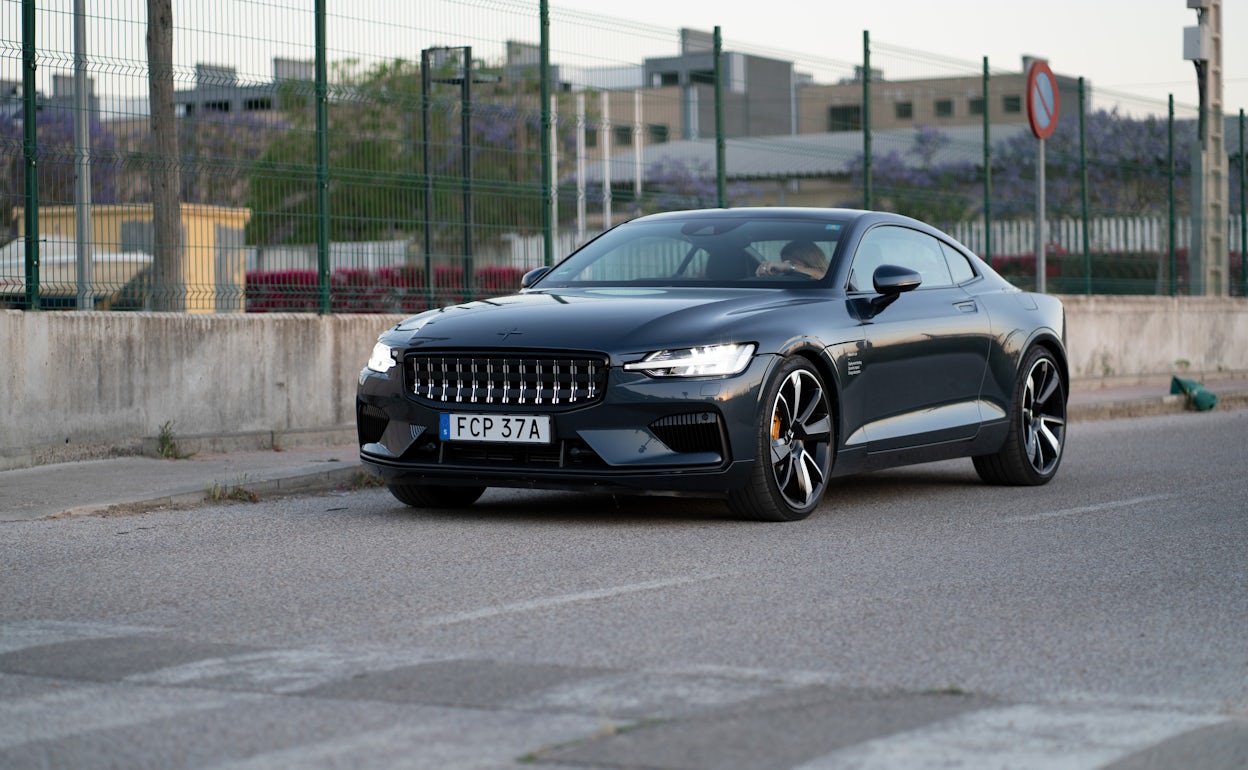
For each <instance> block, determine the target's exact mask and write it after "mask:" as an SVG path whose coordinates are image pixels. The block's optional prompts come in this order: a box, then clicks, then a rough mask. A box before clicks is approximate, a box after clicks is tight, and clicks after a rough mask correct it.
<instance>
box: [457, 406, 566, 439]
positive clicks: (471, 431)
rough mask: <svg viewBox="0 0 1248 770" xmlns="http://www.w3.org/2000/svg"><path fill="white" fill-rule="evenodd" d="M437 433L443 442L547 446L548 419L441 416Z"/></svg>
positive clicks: (469, 415)
mask: <svg viewBox="0 0 1248 770" xmlns="http://www.w3.org/2000/svg"><path fill="white" fill-rule="evenodd" d="M440 432H441V435H442V439H443V440H445V441H490V442H495V443H500V444H549V443H550V416H549V415H544V414H460V413H449V414H447V413H444V414H442V415H441V431H440Z"/></svg>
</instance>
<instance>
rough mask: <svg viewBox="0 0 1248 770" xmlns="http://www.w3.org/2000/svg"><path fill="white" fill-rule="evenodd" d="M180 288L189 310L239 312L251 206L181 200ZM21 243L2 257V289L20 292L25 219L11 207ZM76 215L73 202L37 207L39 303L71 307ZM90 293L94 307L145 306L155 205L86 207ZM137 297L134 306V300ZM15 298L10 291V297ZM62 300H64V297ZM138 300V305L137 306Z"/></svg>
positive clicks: (75, 269)
mask: <svg viewBox="0 0 1248 770" xmlns="http://www.w3.org/2000/svg"><path fill="white" fill-rule="evenodd" d="M181 214H182V252H183V259H182V285H183V288H184V290H185V292H186V311H187V312H190V313H234V312H239V313H241V312H242V311H243V309H244V289H245V286H246V281H245V276H244V271H243V229H244V228H245V227H246V225H247V221H248V220H249V219H250V218H251V211H250V210H249V209H240V208H228V207H224V206H207V205H203V204H190V203H183V204H182V205H181ZM16 217H17V222H18V231H19V238H18V240H16V241H14V242H12V243H10V244H8V245H7V246H5V247H4V250H3V254H0V293H3V294H5V295H14V294H23V293H24V291H25V289H24V287H25V275H26V265H25V252H24V241H23V239H22V236H24V234H25V233H24V226H25V219H24V216H23V214H22V211H21V209H18V210H17V211H16ZM77 229H78V228H77V220H76V215H75V208H74V207H73V206H41V207H40V208H39V241H40V248H39V293H40V296H41V298H42V299H43V306H44V307H73V303H72V300H73V299H75V298H76V297H77V294H78V259H77V241H76V239H77ZM90 243H91V248H92V260H91V264H92V269H91V278H90V284H91V288H90V295H91V296H93V297H94V298H95V303H96V306H97V307H101V308H103V307H115V306H116V305H117V300H118V298H119V297H120V296H121V295H127V300H126V302H125V303H124V304H125V306H127V307H130V308H134V309H144V308H145V307H150V297H148V296H145V295H147V293H148V292H149V291H159V290H160V289H161V287H152V286H151V283H150V278H149V276H150V273H151V270H150V267H151V260H152V258H151V254H152V207H151V206H148V205H97V206H92V207H91V238H90ZM136 295H142V296H137V303H136ZM11 299H12V297H11V296H10V300H11ZM67 300H69V301H68V302H67ZM135 304H138V307H137V308H135Z"/></svg>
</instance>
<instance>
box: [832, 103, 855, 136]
mask: <svg viewBox="0 0 1248 770" xmlns="http://www.w3.org/2000/svg"><path fill="white" fill-rule="evenodd" d="M861 129H862V107H861V106H859V105H857V104H851V105H846V106H841V107H829V108H828V130H829V131H859V130H861Z"/></svg>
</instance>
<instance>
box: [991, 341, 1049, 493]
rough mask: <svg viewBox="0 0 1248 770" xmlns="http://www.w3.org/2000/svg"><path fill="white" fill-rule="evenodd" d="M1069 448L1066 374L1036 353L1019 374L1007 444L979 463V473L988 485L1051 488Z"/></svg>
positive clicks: (1039, 350) (1044, 353) (1041, 351)
mask: <svg viewBox="0 0 1248 770" xmlns="http://www.w3.org/2000/svg"><path fill="white" fill-rule="evenodd" d="M1065 445H1066V386H1065V384H1064V383H1063V381H1062V373H1061V370H1060V369H1059V368H1058V364H1057V359H1055V358H1054V357H1053V354H1052V353H1050V352H1049V351H1048V350H1046V349H1044V348H1035V349H1033V350H1032V351H1031V353H1030V354H1028V356H1027V359H1026V361H1025V362H1024V364H1023V366H1022V368H1020V369H1019V377H1018V384H1017V385H1016V387H1015V390H1014V410H1013V413H1012V414H1011V415H1010V429H1009V433H1008V434H1007V435H1006V438H1005V444H1004V445H1002V447H1001V449H1000V450H999V451H998V452H997V453H996V454H991V455H983V456H981V457H976V458H975V470H976V471H977V472H978V473H979V477H980V478H981V479H983V480H984V481H986V482H988V483H989V484H1009V485H1013V486H1038V485H1040V484H1047V483H1048V482H1049V480H1050V479H1052V478H1053V476H1054V475H1055V474H1056V473H1057V466H1058V465H1060V464H1061V462H1062V451H1063V449H1064V448H1065Z"/></svg>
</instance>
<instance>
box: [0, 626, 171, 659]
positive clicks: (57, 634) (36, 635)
mask: <svg viewBox="0 0 1248 770" xmlns="http://www.w3.org/2000/svg"><path fill="white" fill-rule="evenodd" d="M152 631H153V629H151V628H144V627H139V626H118V625H109V624H107V623H75V622H69V621H60V620H27V621H15V622H12V623H5V624H3V625H0V655H3V654H5V653H9V652H17V651H18V650H25V649H28V648H30V647H40V646H42V645H45V644H59V643H60V642H77V641H82V640H84V639H107V638H109V637H114V636H136V635H139V634H148V633H152Z"/></svg>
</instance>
